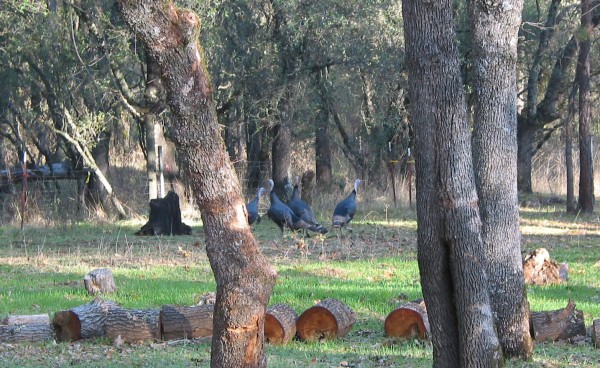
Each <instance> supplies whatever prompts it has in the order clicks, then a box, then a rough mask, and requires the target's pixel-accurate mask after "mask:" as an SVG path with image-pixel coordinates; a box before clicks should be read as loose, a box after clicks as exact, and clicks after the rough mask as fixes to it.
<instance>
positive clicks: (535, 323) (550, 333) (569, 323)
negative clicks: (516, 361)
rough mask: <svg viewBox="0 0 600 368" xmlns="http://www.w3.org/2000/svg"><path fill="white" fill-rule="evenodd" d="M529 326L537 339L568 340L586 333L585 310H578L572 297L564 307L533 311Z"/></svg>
mask: <svg viewBox="0 0 600 368" xmlns="http://www.w3.org/2000/svg"><path fill="white" fill-rule="evenodd" d="M529 327H530V330H531V336H533V338H534V339H535V341H557V340H566V339H568V338H570V337H574V336H585V335H586V330H585V321H584V319H583V312H581V311H579V310H576V309H575V303H574V302H573V300H570V299H569V303H568V304H567V306H566V307H565V308H563V309H559V310H556V311H548V312H532V313H531V317H530V319H529Z"/></svg>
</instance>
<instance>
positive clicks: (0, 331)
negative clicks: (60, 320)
mask: <svg viewBox="0 0 600 368" xmlns="http://www.w3.org/2000/svg"><path fill="white" fill-rule="evenodd" d="M54 337H55V334H54V328H52V325H51V324H50V323H32V324H28V325H0V342H4V343H15V342H38V341H46V340H53V339H54Z"/></svg>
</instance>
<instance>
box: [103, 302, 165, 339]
mask: <svg viewBox="0 0 600 368" xmlns="http://www.w3.org/2000/svg"><path fill="white" fill-rule="evenodd" d="M159 316H160V311H159V310H157V309H144V310H139V309H125V308H112V309H109V311H108V315H107V316H106V336H107V337H108V338H110V339H117V338H118V337H119V336H120V337H121V339H122V341H123V342H127V343H130V342H140V341H146V340H160V337H161V336H160V318H159Z"/></svg>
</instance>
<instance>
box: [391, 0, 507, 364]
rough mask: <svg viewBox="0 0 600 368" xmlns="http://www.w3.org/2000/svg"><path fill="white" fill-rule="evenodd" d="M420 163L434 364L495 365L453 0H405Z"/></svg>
mask: <svg viewBox="0 0 600 368" xmlns="http://www.w3.org/2000/svg"><path fill="white" fill-rule="evenodd" d="M402 4H403V16H404V21H405V23H404V34H405V39H406V60H407V67H408V71H409V79H408V81H409V96H410V101H411V108H412V109H411V119H412V122H413V126H414V131H415V138H416V139H415V154H416V170H417V221H418V224H419V226H418V232H417V242H418V262H419V270H420V274H421V284H422V287H423V296H424V298H425V302H426V305H427V308H428V313H429V322H430V324H431V330H432V342H433V359H434V366H435V367H442V366H443V367H479V366H486V367H496V366H499V365H500V364H501V363H502V352H501V348H500V344H499V341H498V338H497V337H496V333H495V329H494V319H493V315H492V310H491V302H490V297H489V294H488V281H487V275H486V272H485V260H484V258H483V257H484V254H483V242H482V239H481V222H480V218H479V210H478V205H477V202H478V198H477V190H476V187H475V177H474V173H473V161H472V157H471V144H470V139H471V133H470V124H469V119H468V117H467V106H466V101H465V98H464V91H463V82H462V78H461V71H460V60H459V55H458V49H457V46H456V31H455V29H454V19H453V16H452V14H453V13H452V4H453V2H452V1H451V0H445V1H436V2H434V3H423V2H422V1H418V0H404V1H403V2H402Z"/></svg>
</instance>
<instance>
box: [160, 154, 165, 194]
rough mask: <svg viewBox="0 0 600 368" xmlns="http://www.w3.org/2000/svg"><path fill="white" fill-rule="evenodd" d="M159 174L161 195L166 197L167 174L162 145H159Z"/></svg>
mask: <svg viewBox="0 0 600 368" xmlns="http://www.w3.org/2000/svg"><path fill="white" fill-rule="evenodd" d="M158 174H159V177H160V179H159V180H160V187H159V190H160V192H159V195H160V198H164V197H165V176H164V174H163V152H162V146H158Z"/></svg>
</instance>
